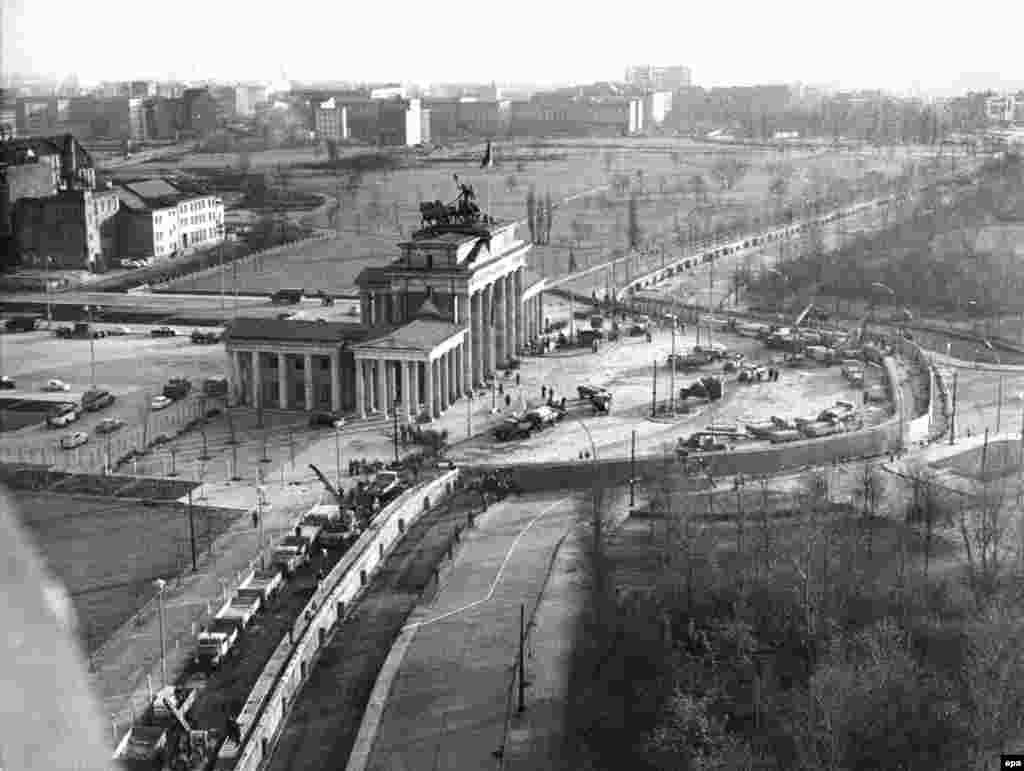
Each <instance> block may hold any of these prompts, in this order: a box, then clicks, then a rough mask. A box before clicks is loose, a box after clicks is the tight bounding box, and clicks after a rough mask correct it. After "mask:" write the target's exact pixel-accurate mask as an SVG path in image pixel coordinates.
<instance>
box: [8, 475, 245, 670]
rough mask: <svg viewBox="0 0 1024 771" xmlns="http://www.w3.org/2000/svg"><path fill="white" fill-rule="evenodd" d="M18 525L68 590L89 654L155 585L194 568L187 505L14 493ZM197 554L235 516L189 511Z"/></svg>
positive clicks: (215, 511) (199, 509) (150, 594)
mask: <svg viewBox="0 0 1024 771" xmlns="http://www.w3.org/2000/svg"><path fill="white" fill-rule="evenodd" d="M12 495H13V497H14V500H15V501H16V503H17V507H18V513H19V515H20V519H21V521H22V523H24V525H25V527H26V528H27V530H28V531H29V532H30V533H31V534H32V537H33V538H34V539H35V541H36V543H37V544H38V545H39V549H40V551H41V552H42V554H43V556H44V557H45V559H46V562H47V564H48V565H49V567H50V569H51V570H52V571H53V572H54V574H55V575H56V576H57V577H58V578H60V579H61V580H62V581H63V582H64V584H65V586H66V587H67V590H68V593H69V594H70V595H71V599H72V601H73V602H74V606H75V610H76V612H77V615H78V623H79V630H78V631H79V636H80V639H81V640H82V643H83V645H84V646H85V648H86V650H87V651H88V652H90V653H91V652H92V651H94V650H95V649H96V648H98V647H99V646H100V645H101V644H102V643H103V642H104V641H105V640H106V639H107V638H108V637H109V636H110V634H111V633H113V631H114V630H115V629H117V628H118V627H119V626H120V625H121V624H122V623H124V622H125V621H126V620H127V619H128V618H129V617H130V616H132V614H133V613H134V612H135V611H136V610H138V609H139V608H141V607H142V606H143V605H145V603H146V602H148V601H149V600H150V599H151V598H152V597H153V596H154V594H155V592H156V590H155V588H154V587H153V580H154V579H156V578H165V579H169V578H172V577H174V576H175V575H177V574H180V573H181V572H183V571H184V570H186V569H191V547H190V545H189V519H188V510H187V506H183V505H180V504H159V505H155V506H143V505H142V504H141V503H139V502H138V501H125V500H121V499H116V498H103V497H93V496H74V495H61V494H57V493H32V492H27V491H22V490H14V491H12ZM193 518H194V522H195V534H196V545H197V549H198V551H199V553H200V554H202V552H203V551H205V550H206V549H208V548H209V545H210V544H211V543H212V542H213V540H214V539H215V538H216V537H217V536H218V535H220V534H221V533H222V532H224V531H225V530H226V529H227V528H228V526H229V525H230V524H231V522H232V520H233V518H234V513H229V512H226V511H224V510H222V509H204V508H202V507H200V506H196V507H195V508H194V510H193Z"/></svg>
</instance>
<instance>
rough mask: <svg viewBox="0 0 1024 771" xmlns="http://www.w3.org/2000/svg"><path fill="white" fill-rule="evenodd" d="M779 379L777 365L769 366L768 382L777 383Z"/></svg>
mask: <svg viewBox="0 0 1024 771" xmlns="http://www.w3.org/2000/svg"><path fill="white" fill-rule="evenodd" d="M778 380H779V370H778V369H776V368H775V367H769V368H768V382H769V383H776V382H778Z"/></svg>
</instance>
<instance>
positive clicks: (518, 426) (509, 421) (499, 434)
mask: <svg viewBox="0 0 1024 771" xmlns="http://www.w3.org/2000/svg"><path fill="white" fill-rule="evenodd" d="M533 429H534V423H533V421H531V420H527V419H525V418H505V419H504V420H503V421H501V423H499V424H498V425H497V426H495V428H494V438H495V439H497V440H498V441H499V442H507V441H509V440H511V439H525V438H526V437H528V436H529V435H530V434H531V433H532V432H533Z"/></svg>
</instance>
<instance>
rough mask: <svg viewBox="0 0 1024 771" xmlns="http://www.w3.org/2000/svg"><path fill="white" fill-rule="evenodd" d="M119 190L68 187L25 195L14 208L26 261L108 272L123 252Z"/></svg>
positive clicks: (18, 242) (16, 231)
mask: <svg viewBox="0 0 1024 771" xmlns="http://www.w3.org/2000/svg"><path fill="white" fill-rule="evenodd" d="M119 204H120V202H119V200H118V197H117V193H115V192H114V191H113V190H103V191H93V190H66V191H61V192H59V193H57V194H56V195H52V196H47V197H45V198H23V199H21V200H20V201H18V203H17V205H16V206H15V210H14V237H15V241H16V243H17V245H18V250H19V252H20V254H21V258H22V264H23V265H28V266H32V267H44V266H45V265H46V264H47V260H49V266H50V267H53V268H63V269H66V270H88V271H91V272H95V273H102V272H105V271H106V270H107V268H108V267H110V263H111V261H112V260H113V259H114V258H115V257H116V255H117V220H116V217H117V213H118V209H119Z"/></svg>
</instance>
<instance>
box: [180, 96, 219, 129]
mask: <svg viewBox="0 0 1024 771" xmlns="http://www.w3.org/2000/svg"><path fill="white" fill-rule="evenodd" d="M181 104H182V121H181V123H182V129H183V130H184V131H187V132H189V133H190V134H192V135H194V136H204V135H205V134H209V133H211V132H213V131H214V130H215V129H216V128H217V103H216V101H215V100H214V99H213V97H212V96H211V95H210V91H209V89H206V88H186V89H185V91H184V92H183V93H182V95H181Z"/></svg>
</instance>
